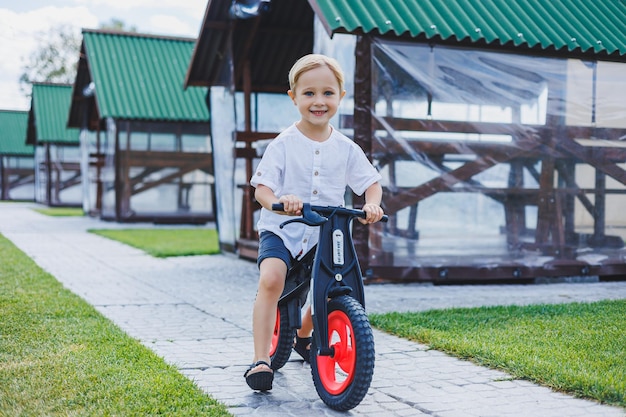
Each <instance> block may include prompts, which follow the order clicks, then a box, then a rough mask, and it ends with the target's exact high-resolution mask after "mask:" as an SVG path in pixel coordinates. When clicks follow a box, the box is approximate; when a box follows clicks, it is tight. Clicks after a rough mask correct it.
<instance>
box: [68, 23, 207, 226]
mask: <svg viewBox="0 0 626 417" xmlns="http://www.w3.org/2000/svg"><path fill="white" fill-rule="evenodd" d="M193 46H194V40H193V39H187V38H176V37H168V36H157V35H145V34H138V33H125V32H116V31H103V30H88V29H85V30H83V41H82V45H81V53H80V60H79V63H78V73H77V75H76V81H75V83H74V88H73V92H72V99H71V107H70V112H69V122H68V125H69V126H70V127H74V128H79V129H80V131H81V133H80V142H81V147H82V152H83V156H82V160H83V161H84V167H83V172H84V173H85V176H84V178H85V184H84V187H83V188H84V189H85V190H86V192H85V194H84V202H83V206H84V207H85V208H86V211H87V212H89V213H90V214H91V215H94V216H100V218H102V219H104V220H113V221H119V222H137V221H152V222H157V223H206V222H207V221H210V220H213V219H214V208H213V205H214V196H213V166H212V163H213V160H212V157H211V144H210V138H209V135H210V124H209V112H208V109H207V106H206V104H205V98H204V97H205V95H206V89H204V88H192V89H189V90H187V91H185V90H184V89H183V81H184V75H185V70H186V65H187V63H188V62H189V59H190V56H191V52H192V50H193ZM89 135H91V136H92V137H95V139H94V140H91V139H89Z"/></svg>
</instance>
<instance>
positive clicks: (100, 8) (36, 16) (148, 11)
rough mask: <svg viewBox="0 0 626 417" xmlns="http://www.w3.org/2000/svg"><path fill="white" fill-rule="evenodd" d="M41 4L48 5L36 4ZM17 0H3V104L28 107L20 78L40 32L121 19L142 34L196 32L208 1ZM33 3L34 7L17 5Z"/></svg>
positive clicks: (0, 48) (0, 46)
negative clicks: (17, 4)
mask: <svg viewBox="0 0 626 417" xmlns="http://www.w3.org/2000/svg"><path fill="white" fill-rule="evenodd" d="M18 1H19V0H18ZM22 1H24V0H22ZM40 3H43V4H48V5H47V6H45V7H41V8H36V9H32V8H33V7H37V5H38V4H40ZM14 4H15V3H14V2H11V3H10V5H9V2H5V1H4V0H0V51H2V56H1V57H0V109H9V108H10V109H24V110H25V109H27V108H28V106H30V102H29V101H28V100H26V99H25V98H23V97H22V96H21V93H20V92H19V83H18V81H19V77H20V75H21V67H22V65H23V63H24V61H23V59H25V58H27V57H29V56H30V54H31V53H32V52H33V51H34V50H35V49H36V47H37V44H38V42H39V40H38V34H41V33H46V32H47V31H48V30H49V29H50V28H51V27H54V26H58V25H60V24H64V25H69V26H71V27H74V28H76V30H77V31H79V30H80V29H81V28H90V29H95V28H97V27H98V26H100V24H102V23H105V22H109V21H110V20H111V19H113V18H115V19H119V20H121V21H122V22H124V24H125V25H126V26H127V27H135V28H136V29H137V31H138V32H141V33H154V34H158V35H174V36H185V37H196V36H198V33H199V30H200V23H201V22H202V18H203V16H204V12H205V9H206V6H207V0H160V1H154V0H49V1H47V2H43V1H41V2H39V1H36V2H33V3H30V2H25V4H20V6H19V7H17V6H15V7H14ZM31 4H32V5H31ZM29 7H30V8H31V9H32V10H28V11H23V12H16V11H14V10H11V9H12V8H15V10H18V9H19V10H24V9H28V8H29Z"/></svg>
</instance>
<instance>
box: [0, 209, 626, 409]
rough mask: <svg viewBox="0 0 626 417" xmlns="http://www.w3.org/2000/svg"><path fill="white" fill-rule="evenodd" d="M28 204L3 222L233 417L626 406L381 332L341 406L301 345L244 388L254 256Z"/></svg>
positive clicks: (493, 299)
mask: <svg viewBox="0 0 626 417" xmlns="http://www.w3.org/2000/svg"><path fill="white" fill-rule="evenodd" d="M32 206H33V205H31V204H25V203H24V204H23V203H0V233H2V234H3V235H4V236H5V237H7V238H8V239H10V240H11V241H12V242H13V243H14V244H15V245H16V246H17V247H18V248H20V249H21V250H22V251H24V252H25V253H26V254H27V255H28V256H30V257H31V258H32V259H34V261H35V262H36V263H37V264H38V265H39V266H40V267H42V268H43V269H44V270H46V271H48V272H49V273H50V274H52V275H53V276H54V277H56V278H57V279H58V280H59V281H60V282H62V283H63V285H65V286H66V287H67V288H69V289H70V290H71V291H73V292H74V293H76V294H78V295H79V296H81V297H82V298H84V299H85V300H86V301H87V302H89V303H90V304H92V305H94V306H95V307H96V308H97V309H98V311H100V312H101V313H102V314H104V315H105V316H106V317H108V318H109V319H111V320H112V321H113V322H115V323H116V324H117V325H118V326H119V327H120V328H122V329H123V330H124V331H126V332H127V333H128V334H129V335H131V336H133V337H135V338H136V339H138V340H140V341H141V342H142V343H143V344H144V345H146V346H148V347H149V348H150V349H152V350H153V351H154V352H156V353H157V354H158V355H160V356H161V357H163V358H164V359H165V360H166V361H167V362H169V363H171V364H174V365H175V366H177V367H178V368H179V369H180V372H182V373H183V374H184V375H186V376H188V377H189V378H191V379H192V380H194V381H195V382H196V383H197V384H198V386H200V387H201V388H202V389H203V390H204V391H206V392H207V393H208V394H210V395H211V396H213V397H214V398H216V399H218V400H219V401H221V402H223V403H225V404H226V405H227V406H228V408H229V410H230V412H231V413H233V414H234V415H236V416H272V417H274V416H298V417H303V416H307V417H309V416H346V415H347V416H380V417H390V416H433V417H434V416H436V417H460V416H463V417H473V416H481V417H488V416H493V417H517V416H519V417H522V416H523V417H528V416H533V417H550V416H554V417H574V416H585V417H596V416H597V417H599V416H607V417H609V416H610V417H613V416H615V417H617V416H620V417H624V416H626V412H625V410H623V409H621V408H616V407H609V406H604V405H599V404H597V403H595V402H593V401H587V400H582V399H576V398H573V397H571V396H568V395H564V394H561V393H557V392H553V391H551V390H550V389H548V388H544V387H541V386H538V385H534V384H532V383H530V382H527V381H522V380H518V379H514V378H512V377H510V376H509V375H507V374H505V373H503V372H500V371H495V370H490V369H487V368H483V367H479V366H476V365H474V364H472V363H470V362H466V361H461V360H458V359H455V358H452V357H449V356H447V355H445V354H443V353H440V352H438V351H434V350H428V349H427V347H426V346H424V345H420V344H417V343H412V342H408V341H405V340H402V339H399V338H396V337H393V336H389V335H386V334H384V333H382V332H378V331H375V333H374V337H375V342H376V369H375V372H374V378H373V381H372V386H371V388H370V390H369V393H368V395H367V396H366V397H365V399H364V400H363V402H362V403H361V404H360V405H359V406H357V407H356V408H355V409H353V410H351V411H349V412H347V413H339V412H335V411H333V410H330V409H328V408H327V407H326V406H325V405H324V404H323V403H322V401H321V400H320V399H319V398H318V397H317V394H316V392H315V389H314V387H313V382H312V380H311V374H310V368H309V366H308V365H305V364H303V363H302V362H301V361H299V360H297V355H294V356H293V357H292V359H291V360H290V361H289V362H288V363H287V365H286V366H285V367H284V368H283V369H281V370H280V371H279V372H277V373H276V377H275V382H274V389H273V390H272V391H271V392H269V393H255V392H252V391H251V390H250V389H249V388H248V387H247V385H246V384H245V382H244V379H243V377H242V375H243V372H244V370H245V369H246V368H247V365H248V363H249V362H250V360H251V357H252V352H251V348H252V335H251V306H252V302H253V298H254V295H255V291H256V279H257V270H256V266H255V265H254V263H252V262H248V261H244V260H240V259H238V258H237V257H236V256H234V255H228V254H226V255H216V256H196V257H185V258H169V259H156V258H152V257H151V256H149V255H146V254H144V253H143V252H141V251H139V250H136V249H133V248H130V247H128V246H126V245H123V244H120V243H117V242H114V241H111V240H108V239H105V238H102V237H99V236H96V235H94V234H91V233H86V230H87V229H88V228H123V227H156V226H153V225H151V224H148V225H128V224H125V225H124V224H117V223H107V222H102V221H99V220H95V219H90V218H53V217H47V216H43V215H41V214H39V213H36V212H34V211H32V210H30V207H32ZM0 256H1V254H0ZM618 298H626V282H614V283H581V284H572V283H561V284H548V285H490V286H470V285H468V286H433V285H427V284H406V285H370V286H366V303H367V307H368V311H370V312H385V311H391V310H424V309H432V308H444V307H451V306H480V305H498V304H529V303H561V302H570V301H594V300H601V299H618Z"/></svg>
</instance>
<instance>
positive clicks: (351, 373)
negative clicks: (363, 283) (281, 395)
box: [311, 295, 375, 411]
mask: <svg viewBox="0 0 626 417" xmlns="http://www.w3.org/2000/svg"><path fill="white" fill-rule="evenodd" d="M328 340H329V346H330V348H331V349H332V350H333V354H332V355H330V356H320V355H318V354H317V351H318V349H317V346H316V342H315V337H314V338H313V345H312V347H311V371H312V374H313V383H314V385H315V389H316V390H317V393H318V395H319V396H320V398H321V399H322V401H324V403H325V404H326V405H328V406H329V407H330V408H332V409H335V410H339V411H347V410H350V409H352V408H354V407H356V406H357V405H358V404H359V403H360V402H361V401H362V400H363V398H364V397H365V395H366V394H367V390H368V389H369V387H370V384H371V382H372V376H373V374H374V359H375V352H374V335H373V333H372V328H371V327H370V323H369V320H368V318H367V315H366V313H365V310H364V309H363V307H362V306H361V304H360V303H359V302H358V301H357V300H355V299H354V298H352V297H350V296H347V295H344V296H340V297H337V298H334V299H332V300H330V302H329V303H328Z"/></svg>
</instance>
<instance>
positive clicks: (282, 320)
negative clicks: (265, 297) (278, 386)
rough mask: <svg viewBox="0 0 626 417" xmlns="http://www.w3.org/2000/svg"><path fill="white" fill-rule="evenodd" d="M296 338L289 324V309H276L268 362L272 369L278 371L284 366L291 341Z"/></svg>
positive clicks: (289, 352) (294, 330)
mask: <svg viewBox="0 0 626 417" xmlns="http://www.w3.org/2000/svg"><path fill="white" fill-rule="evenodd" d="M295 337H296V329H295V328H292V327H291V326H290V324H289V308H288V307H287V306H286V305H284V306H279V307H278V308H277V309H276V323H275V324H274V333H273V334H272V344H271V346H270V360H271V363H272V369H273V370H278V369H280V368H282V367H283V366H285V364H286V363H287V361H288V360H289V356H291V349H292V348H293V341H294V338H295Z"/></svg>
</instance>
